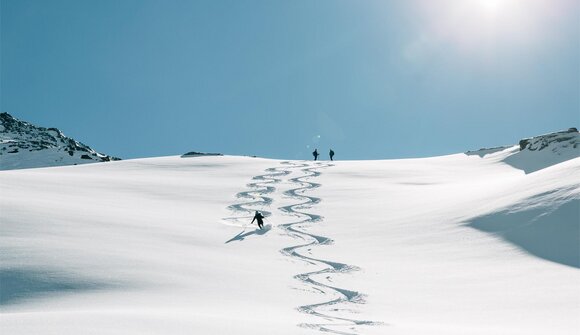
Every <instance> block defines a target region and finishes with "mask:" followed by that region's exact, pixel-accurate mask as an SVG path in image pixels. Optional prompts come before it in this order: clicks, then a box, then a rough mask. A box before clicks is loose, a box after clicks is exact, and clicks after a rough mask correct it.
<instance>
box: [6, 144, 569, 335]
mask: <svg viewBox="0 0 580 335" xmlns="http://www.w3.org/2000/svg"><path fill="white" fill-rule="evenodd" d="M575 136H576V135H575ZM557 143H560V144H566V143H567V146H566V147H564V146H563V145H562V146H559V147H558V149H557V151H559V152H560V153H561V154H562V155H570V156H572V157H576V158H572V159H569V160H566V161H562V162H560V163H558V164H555V165H551V166H544V167H543V168H540V169H538V168H539V167H541V164H546V161H545V160H544V155H546V153H547V152H552V154H553V151H545V150H541V151H538V150H535V151H533V152H532V151H530V153H526V152H525V151H524V150H520V148H519V146H515V147H509V148H503V149H501V150H492V152H487V153H485V154H472V153H468V154H457V155H450V156H443V157H434V158H425V159H405V160H385V161H338V162H332V163H330V162H305V161H277V160H270V159H261V158H250V157H231V156H202V157H196V158H180V157H163V158H151V159H139V160H127V161H119V162H111V163H108V164H91V165H83V166H69V167H57V168H42V169H27V170H11V171H1V172H0V190H1V191H0V222H1V227H0V229H1V231H0V267H1V268H0V293H1V294H0V308H1V314H0V330H1V331H2V333H3V334H63V333H64V334H67V333H68V334H192V333H194V334H252V335H254V334H316V333H319V334H323V333H330V334H396V335H397V334H419V335H421V334H429V335H431V334H445V335H448V334H458V335H459V334H461V335H464V334H486V335H487V334H526V335H529V334H578V333H579V332H580V321H579V319H578V315H579V313H580V285H579V282H580V268H579V267H580V261H579V255H580V250H579V245H580V241H579V236H580V232H579V220H580V218H579V216H580V212H579V211H580V209H579V201H580V158H577V156H578V151H577V150H578V149H577V148H575V147H574V145H573V144H572V145H569V143H570V142H568V141H565V142H551V144H550V145H557ZM550 150H551V149H550ZM566 151H572V153H570V152H566ZM534 155H537V156H534ZM534 157H536V158H537V159H536V160H534ZM542 162H543V163H542ZM517 167H519V168H517ZM532 170H533V171H532ZM244 185H245V186H244ZM256 210H259V211H261V212H262V213H264V215H265V216H266V218H265V223H266V225H265V229H263V230H260V229H258V228H257V226H256V224H255V223H254V224H250V221H251V220H252V217H253V215H254V211H256Z"/></svg>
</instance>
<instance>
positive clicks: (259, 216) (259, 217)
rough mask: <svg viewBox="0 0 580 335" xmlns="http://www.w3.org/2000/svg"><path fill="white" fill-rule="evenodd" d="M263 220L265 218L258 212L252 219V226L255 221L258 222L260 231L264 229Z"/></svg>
mask: <svg viewBox="0 0 580 335" xmlns="http://www.w3.org/2000/svg"><path fill="white" fill-rule="evenodd" d="M263 218H264V216H263V215H262V213H260V212H258V211H256V214H255V215H254V218H253V219H252V222H251V223H250V224H252V223H254V221H255V220H258V227H259V228H260V229H263V228H264V221H262V219H263Z"/></svg>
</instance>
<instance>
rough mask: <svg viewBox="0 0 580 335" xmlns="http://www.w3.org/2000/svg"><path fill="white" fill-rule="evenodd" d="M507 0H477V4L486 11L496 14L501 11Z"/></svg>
mask: <svg viewBox="0 0 580 335" xmlns="http://www.w3.org/2000/svg"><path fill="white" fill-rule="evenodd" d="M505 2H506V0H477V1H476V3H477V4H478V5H479V6H480V7H481V8H483V9H484V10H485V11H488V12H490V13H496V12H497V11H499V10H500V9H501V7H502V5H503V4H505Z"/></svg>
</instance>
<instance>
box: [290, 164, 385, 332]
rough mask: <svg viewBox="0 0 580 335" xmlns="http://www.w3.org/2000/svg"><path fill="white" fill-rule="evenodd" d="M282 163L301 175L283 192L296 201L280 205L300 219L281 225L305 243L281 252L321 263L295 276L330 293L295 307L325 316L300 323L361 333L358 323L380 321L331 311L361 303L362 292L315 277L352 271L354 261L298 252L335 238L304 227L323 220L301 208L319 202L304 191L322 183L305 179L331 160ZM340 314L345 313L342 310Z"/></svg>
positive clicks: (327, 165) (332, 330)
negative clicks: (340, 286) (317, 256)
mask: <svg viewBox="0 0 580 335" xmlns="http://www.w3.org/2000/svg"><path fill="white" fill-rule="evenodd" d="M282 164H284V165H285V166H287V168H288V170H286V172H287V174H289V173H290V169H299V171H300V172H302V173H303V175H302V176H300V177H295V178H290V179H289V181H290V182H292V183H294V184H296V185H297V186H298V187H296V188H293V189H290V190H288V191H286V192H284V195H286V196H289V197H291V198H293V199H296V200H299V202H298V203H296V204H293V205H289V206H284V207H280V208H279V209H280V210H281V211H282V212H284V213H287V214H289V215H293V216H296V217H299V218H302V219H301V220H299V221H295V222H291V223H287V224H283V225H281V227H282V228H283V229H284V230H285V231H286V232H287V233H288V235H290V236H292V237H294V238H297V239H301V240H304V241H306V243H304V244H299V245H294V246H290V247H286V248H284V249H282V250H280V252H281V253H282V254H284V255H286V256H288V257H292V258H294V259H298V260H300V261H303V262H306V263H308V264H312V265H316V266H318V267H321V268H322V269H320V270H317V271H313V272H306V273H301V274H298V275H296V276H294V278H296V279H297V280H299V281H300V282H302V283H304V284H305V285H307V286H309V287H311V288H312V289H313V290H315V291H318V292H320V293H322V294H323V295H324V296H328V297H331V299H330V300H328V301H324V302H321V303H317V304H312V305H304V306H300V307H298V311H300V312H302V313H306V314H310V315H314V316H316V317H319V318H320V319H323V320H325V322H324V323H303V324H300V325H299V326H300V327H304V328H310V329H315V330H318V331H321V332H326V333H332V334H342V335H358V334H360V333H359V328H360V327H359V326H369V325H371V326H372V325H379V324H381V323H379V322H373V321H367V320H358V319H355V318H350V317H345V316H335V315H333V313H332V312H337V311H348V309H346V308H343V309H338V308H336V306H335V305H342V306H348V305H352V304H364V303H365V299H364V295H363V294H362V293H360V292H357V291H352V290H348V289H345V288H339V287H335V286H331V285H329V284H326V283H323V282H322V281H320V280H319V279H315V278H318V277H320V276H321V275H323V276H322V277H326V278H327V279H328V278H329V277H330V276H331V275H332V274H337V273H350V272H353V271H358V270H359V268H357V267H356V266H353V265H348V264H344V263H339V262H334V261H329V260H324V259H319V258H314V257H309V256H305V255H303V254H302V253H301V251H302V250H310V248H311V247H316V246H321V245H330V244H332V243H333V242H334V241H333V240H332V239H331V238H329V237H326V236H321V235H315V234H311V233H308V232H306V231H304V229H305V228H306V227H307V226H308V225H310V224H313V223H315V222H320V221H322V220H323V218H322V216H320V215H317V214H312V213H307V212H305V211H304V210H306V209H309V208H312V206H313V205H315V204H317V203H319V202H320V200H321V199H320V198H317V197H313V196H309V195H305V194H304V193H305V192H307V191H310V190H312V189H315V188H318V187H320V186H321V185H320V184H317V183H314V182H311V181H308V179H311V178H314V177H318V176H319V175H320V174H321V173H320V172H318V171H316V170H317V169H321V168H327V167H330V166H333V164H329V163H321V162H319V163H314V164H308V163H303V164H296V163H292V162H283V163H282ZM331 306H335V307H334V309H331V308H329V307H331ZM342 314H343V315H344V314H345V313H342Z"/></svg>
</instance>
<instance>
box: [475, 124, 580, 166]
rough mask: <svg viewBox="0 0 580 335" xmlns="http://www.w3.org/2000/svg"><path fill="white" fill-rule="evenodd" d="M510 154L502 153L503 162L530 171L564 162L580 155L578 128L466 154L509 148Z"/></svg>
mask: <svg viewBox="0 0 580 335" xmlns="http://www.w3.org/2000/svg"><path fill="white" fill-rule="evenodd" d="M510 148H511V150H510V151H509V152H510V153H512V154H510V155H504V156H505V157H504V160H503V161H504V162H505V163H507V164H509V165H511V166H513V167H515V168H517V169H520V170H523V171H525V172H526V173H531V172H534V171H538V170H541V169H544V168H546V167H549V166H552V165H556V164H558V163H562V162H565V161H567V160H570V159H574V158H577V157H578V156H580V133H578V129H576V128H570V129H568V130H564V131H559V132H554V133H549V134H544V135H539V136H534V137H530V138H524V139H522V140H520V142H519V146H513V147H498V148H492V149H481V150H478V151H468V152H467V153H466V154H468V155H479V156H480V157H484V156H486V155H489V154H494V153H497V152H502V151H504V150H506V149H510Z"/></svg>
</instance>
